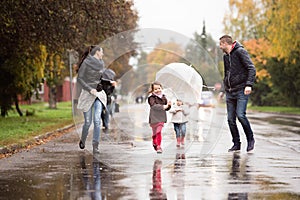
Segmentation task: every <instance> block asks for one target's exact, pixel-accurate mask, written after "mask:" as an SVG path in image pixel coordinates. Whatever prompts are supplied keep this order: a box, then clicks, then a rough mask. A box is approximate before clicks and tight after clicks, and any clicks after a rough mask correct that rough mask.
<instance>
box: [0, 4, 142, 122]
mask: <svg viewBox="0 0 300 200" xmlns="http://www.w3.org/2000/svg"><path fill="white" fill-rule="evenodd" d="M132 5H133V3H132V1H126V0H113V1H105V0H95V1H82V0H73V1H55V0H49V1H25V0H3V1H1V2H0V13H1V14H0V42H1V44H2V45H1V48H0V69H1V72H3V73H2V74H1V78H2V76H3V77H4V78H3V79H1V85H0V95H1V96H2V97H4V99H1V101H0V106H1V115H2V116H5V115H6V114H7V110H8V109H10V108H11V105H12V103H13V102H14V101H16V102H17V98H16V97H17V95H19V94H20V95H24V94H25V96H26V97H30V96H31V93H32V91H33V90H34V89H35V88H36V87H37V85H38V83H39V82H41V78H42V77H41V75H51V73H52V72H53V71H52V70H53V69H52V68H51V67H50V66H51V65H50V64H49V63H51V62H53V61H54V60H53V59H54V58H53V57H52V56H53V55H57V56H59V57H60V59H61V61H62V63H61V65H57V66H56V67H55V69H59V70H60V67H62V66H63V67H65V66H66V65H64V64H63V63H67V62H63V61H64V60H67V58H65V57H64V56H65V55H67V54H66V50H67V49H74V50H76V51H78V52H79V53H80V52H81V51H82V50H83V49H84V47H86V46H87V45H90V44H98V43H100V42H101V41H103V40H105V39H106V38H108V37H111V36H113V35H114V34H116V33H119V32H122V31H125V30H128V29H133V28H135V27H136V26H137V23H136V21H137V13H136V12H135V11H134V10H132ZM41 47H43V48H45V49H41ZM43 55H47V58H46V59H45V58H44V57H43ZM128 57H129V56H127V57H126V59H129V58H128ZM36 61H39V62H40V64H37V62H36ZM46 61H47V63H48V65H46ZM123 62H125V61H123ZM58 66H60V67H58ZM119 67H123V66H121V65H120V66H119ZM54 73H55V74H57V75H58V76H57V79H58V80H53V81H50V84H51V83H54V84H56V83H59V82H60V80H62V79H63V78H64V77H63V76H62V74H63V73H61V72H60V71H57V72H54ZM48 78H49V77H48ZM54 86H56V87H57V85H54ZM51 87H52V86H51Z"/></svg>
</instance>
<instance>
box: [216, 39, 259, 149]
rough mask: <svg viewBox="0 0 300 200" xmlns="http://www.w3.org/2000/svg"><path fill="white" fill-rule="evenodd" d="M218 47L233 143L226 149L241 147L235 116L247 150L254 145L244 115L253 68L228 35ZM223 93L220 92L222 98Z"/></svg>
mask: <svg viewBox="0 0 300 200" xmlns="http://www.w3.org/2000/svg"><path fill="white" fill-rule="evenodd" d="M220 49H221V50H222V51H223V52H224V56H223V60H224V79H223V84H224V90H225V94H226V106H227V120H228V125H229V129H230V132H231V135H232V142H233V146H232V147H231V148H230V149H229V150H228V151H238V150H240V149H241V142H240V135H239V130H238V128H237V124H236V118H238V120H239V122H240V123H241V124H242V127H243V129H244V132H245V134H246V138H247V142H248V145H247V152H249V151H251V150H253V148H254V143H255V140H254V137H253V131H252V129H251V126H250V123H249V121H248V119H247V117H246V109H247V103H248V98H249V95H250V94H251V92H252V86H253V83H254V80H255V75H256V70H255V66H254V64H253V62H252V61H251V59H250V56H249V54H248V52H247V51H246V50H245V49H244V47H243V46H242V45H241V44H240V43H239V42H237V41H234V42H233V41H232V37H231V36H229V35H223V36H222V37H221V38H220ZM223 95H224V92H223V91H222V92H220V94H219V98H222V97H223Z"/></svg>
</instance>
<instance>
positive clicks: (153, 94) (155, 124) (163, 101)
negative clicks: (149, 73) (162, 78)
mask: <svg viewBox="0 0 300 200" xmlns="http://www.w3.org/2000/svg"><path fill="white" fill-rule="evenodd" d="M149 93H150V96H149V97H148V103H149V105H150V114H149V124H150V126H151V128H152V144H153V147H154V149H155V150H156V152H157V153H162V149H161V140H162V135H161V131H162V128H163V126H164V123H166V122H167V113H166V111H168V110H170V108H171V102H170V101H169V102H168V100H167V98H166V96H165V95H164V94H162V85H161V84H160V83H159V82H154V83H152V84H151V88H150V91H149Z"/></svg>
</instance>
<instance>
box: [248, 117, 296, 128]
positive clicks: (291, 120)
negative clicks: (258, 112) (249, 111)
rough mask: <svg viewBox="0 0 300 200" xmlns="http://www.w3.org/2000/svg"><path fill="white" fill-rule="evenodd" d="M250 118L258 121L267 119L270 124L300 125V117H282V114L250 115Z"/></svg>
mask: <svg viewBox="0 0 300 200" xmlns="http://www.w3.org/2000/svg"><path fill="white" fill-rule="evenodd" d="M249 119H254V120H257V121H265V122H269V123H270V124H277V125H286V126H292V127H300V123H299V118H296V117H286V116H285V117H282V116H270V117H254V116H250V117H249Z"/></svg>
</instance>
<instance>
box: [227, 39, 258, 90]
mask: <svg viewBox="0 0 300 200" xmlns="http://www.w3.org/2000/svg"><path fill="white" fill-rule="evenodd" d="M233 45H234V47H233V49H232V50H231V52H230V53H229V54H224V56H223V59H224V68H225V72H224V74H225V76H224V80H223V83H224V89H225V91H227V92H235V91H238V90H240V89H244V88H245V87H246V86H250V87H252V85H253V83H254V80H255V75H256V70H255V66H254V64H253V62H252V61H251V59H250V57H249V54H248V52H247V51H246V50H245V49H244V47H243V46H242V45H241V44H240V43H239V42H237V41H235V44H233Z"/></svg>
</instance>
